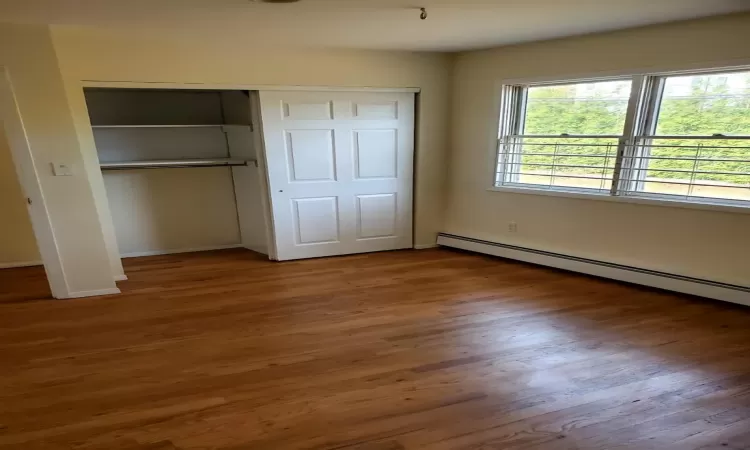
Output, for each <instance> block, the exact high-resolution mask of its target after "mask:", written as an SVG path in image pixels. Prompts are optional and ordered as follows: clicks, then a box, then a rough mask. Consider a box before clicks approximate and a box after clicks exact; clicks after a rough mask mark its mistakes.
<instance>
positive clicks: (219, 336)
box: [0, 249, 750, 450]
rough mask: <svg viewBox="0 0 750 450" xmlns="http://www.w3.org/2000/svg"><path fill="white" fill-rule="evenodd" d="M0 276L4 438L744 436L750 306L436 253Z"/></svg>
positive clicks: (495, 445)
mask: <svg viewBox="0 0 750 450" xmlns="http://www.w3.org/2000/svg"><path fill="white" fill-rule="evenodd" d="M125 267H126V272H127V274H128V277H129V280H128V281H125V282H122V283H120V284H119V286H120V288H121V290H122V291H123V294H121V295H119V296H109V297H98V298H86V299H76V300H66V301H57V300H52V299H50V298H49V292H48V289H47V287H46V283H45V280H44V272H43V270H42V269H41V268H38V267H37V268H34V267H32V268H22V269H8V270H0V361H1V362H2V372H0V449H3V450H5V449H24V450H26V449H31V450H35V449H52V450H57V449H78V450H94V449H115V450H116V449H122V450H188V449H196V450H197V449H224V450H229V449H232V450H239V449H253V450H264V449H268V450H299V449H310V450H313V449H315V450H333V449H340V450H411V449H429V450H463V449H474V450H479V449H544V450H567V449H576V450H580V449H591V450H593V449H612V448H623V449H675V450H677V449H685V450H690V449H703V450H707V449H718V448H729V449H750V432H748V429H747V426H748V424H749V423H750V308H745V307H740V306H736V305H731V304H727V303H721V302H716V301H709V300H705V299H699V298H695V297H690V296H684V295H677V294H671V293H667V292H663V291H656V290H650V289H646V288H642V287H636V286H632V285H626V284H622V283H616V282H612V281H607V280H602V279H596V278H591V277H586V276H582V275H576V274H571V273H567V272H561V271H555V270H551V269H545V268H541V267H536V266H532V265H526V264H521V263H516V262H512V261H507V260H502V259H496V258H490V257H485V256H479V255H472V254H468V253H462V252H456V251H450V250H444V249H435V250H423V251H402V252H386V253H376V254H368V255H354V256H347V257H338V258H324V259H315V260H305V261H294V262H285V263H273V262H269V261H267V260H265V259H264V258H263V257H261V256H260V255H257V254H255V253H252V252H249V251H245V250H227V251H217V252H204V253H194V254H180V255H166V256H154V257H144V258H134V259H127V260H125Z"/></svg>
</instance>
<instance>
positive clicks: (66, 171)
mask: <svg viewBox="0 0 750 450" xmlns="http://www.w3.org/2000/svg"><path fill="white" fill-rule="evenodd" d="M52 174H53V175H55V176H56V177H70V176H73V166H72V165H70V164H67V163H52Z"/></svg>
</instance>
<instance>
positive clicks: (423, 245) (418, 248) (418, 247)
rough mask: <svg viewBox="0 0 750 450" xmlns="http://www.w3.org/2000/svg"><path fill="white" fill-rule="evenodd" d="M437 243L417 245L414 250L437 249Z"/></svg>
mask: <svg viewBox="0 0 750 450" xmlns="http://www.w3.org/2000/svg"><path fill="white" fill-rule="evenodd" d="M437 246H438V245H437V243H434V244H417V245H415V246H414V250H426V249H428V248H437Z"/></svg>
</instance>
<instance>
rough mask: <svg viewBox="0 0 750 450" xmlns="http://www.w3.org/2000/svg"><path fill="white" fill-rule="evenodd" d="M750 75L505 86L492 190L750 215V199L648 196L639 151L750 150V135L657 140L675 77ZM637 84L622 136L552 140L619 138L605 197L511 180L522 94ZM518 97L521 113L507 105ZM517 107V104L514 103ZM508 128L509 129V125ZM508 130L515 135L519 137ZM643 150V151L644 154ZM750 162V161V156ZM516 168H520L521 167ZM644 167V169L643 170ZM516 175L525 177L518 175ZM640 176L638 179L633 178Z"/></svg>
mask: <svg viewBox="0 0 750 450" xmlns="http://www.w3.org/2000/svg"><path fill="white" fill-rule="evenodd" d="M747 71H750V66H735V67H731V68H726V67H725V68H710V69H693V70H681V71H669V72H655V73H649V74H637V75H636V74H630V75H628V74H623V75H614V76H601V77H581V78H568V79H562V80H559V79H557V80H556V79H545V80H542V81H528V82H524V81H508V82H505V83H502V84H500V92H499V96H498V97H499V99H500V103H501V108H500V110H499V120H498V121H497V122H496V123H497V124H498V128H497V131H498V132H497V134H496V136H497V140H496V142H495V145H494V148H493V151H494V152H495V153H494V162H495V164H494V167H493V177H492V187H491V188H490V189H489V190H491V191H499V192H515V193H526V194H539V195H552V196H556V197H573V198H590V199H598V200H609V201H617V202H625V203H639V204H655V205H662V206H677V207H686V208H691V209H710V210H722V211H728V212H744V213H750V200H733V199H723V198H720V197H698V196H696V197H686V196H684V195H679V194H664V193H653V192H645V191H644V190H643V186H644V180H645V178H646V175H647V170H645V167H643V164H644V163H645V164H646V165H647V164H648V160H647V159H646V157H647V156H646V157H644V154H643V153H641V154H639V152H642V151H645V150H644V149H647V148H649V147H648V146H649V145H650V142H651V141H652V140H653V139H668V138H670V137H671V138H689V139H704V138H705V139H727V140H728V139H732V140H734V139H736V140H746V141H747V143H748V147H750V135H747V136H744V135H743V136H736V135H735V136H727V135H712V136H669V135H657V134H656V129H657V126H658V119H659V113H660V109H661V101H662V99H663V94H664V86H665V84H666V80H667V78H669V77H677V76H695V75H713V74H730V73H736V72H747ZM624 80H630V81H631V83H632V84H631V92H630V99H629V101H628V107H627V111H626V116H625V125H624V130H623V134H622V135H621V136H615V135H582V136H579V135H565V134H562V135H559V136H546V137H550V138H551V137H554V138H563V137H609V138H617V139H618V148H617V154H616V161H615V167H614V171H613V177H612V180H611V181H612V185H611V186H612V187H611V189H610V190H609V192H608V193H607V192H602V191H600V190H597V189H594V188H576V187H567V186H547V185H541V184H529V183H520V182H513V181H506V172H507V167H508V162H507V161H504V159H503V158H504V157H505V156H506V155H507V152H506V151H504V148H503V146H504V141H505V140H506V139H508V138H509V137H514V136H515V137H519V136H524V135H522V134H519V133H518V132H519V131H520V130H522V129H523V123H524V121H525V106H526V105H525V104H526V99H527V94H524V95H517V92H518V90H522V91H523V90H525V91H526V92H528V88H530V87H537V86H561V85H567V84H581V83H593V82H602V81H624ZM513 93H516V97H519V100H518V101H516V103H521V105H517V107H516V108H515V109H512V110H508V109H506V108H505V107H504V106H503V105H504V104H505V103H508V102H509V100H508V99H509V98H510V99H512V98H513V95H512V94H513ZM511 102H512V100H511ZM507 111H512V112H513V113H515V114H516V116H515V117H506V113H507ZM503 123H505V126H503ZM508 131H514V132H515V135H512V134H509V133H508ZM528 137H545V136H543V135H538V136H537V135H528ZM639 148H640V149H641V150H639ZM748 159H750V156H749V157H748ZM511 164H518V163H517V162H514V163H511ZM639 164H640V166H639ZM511 172H519V171H518V170H512V171H511ZM634 173H636V174H638V175H637V176H635V175H633V174H634Z"/></svg>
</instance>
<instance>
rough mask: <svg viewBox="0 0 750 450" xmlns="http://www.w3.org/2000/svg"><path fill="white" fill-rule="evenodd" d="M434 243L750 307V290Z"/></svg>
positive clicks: (529, 253) (476, 243)
mask: <svg viewBox="0 0 750 450" xmlns="http://www.w3.org/2000/svg"><path fill="white" fill-rule="evenodd" d="M437 243H438V245H442V246H445V247H452V248H458V249H462V250H468V251H472V252H477V253H484V254H486V255H493V256H498V257H501V258H508V259H515V260H518V261H524V262H528V263H532V264H539V265H542V266H548V267H555V268H557V269H563V270H570V271H572V272H580V273H585V274H588V275H594V276H598V277H603V278H610V279H613V280H619V281H625V282H628V283H634V284H640V285H643V286H650V287H655V288H659V289H665V290H668V291H674V292H681V293H684V294H690V295H697V296H700V297H707V298H712V299H716V300H724V301H727V302H732V303H739V304H741V305H748V306H750V287H746V286H738V285H733V284H725V283H718V282H715V281H710V280H703V279H700V278H692V277H685V276H681V275H675V274H670V273H666V272H658V271H654V270H648V269H641V268H638V267H631V266H624V265H620V264H613V263H608V262H603V261H597V260H593V259H586V258H579V257H576V256H570V255H564V254H560V253H553V252H547V251H543V250H535V249H531V248H526V247H519V246H515V245H508V244H501V243H498V242H490V241H484V240H481V239H474V238H470V237H465V236H457V235H454V234H447V233H440V234H438V240H437Z"/></svg>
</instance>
